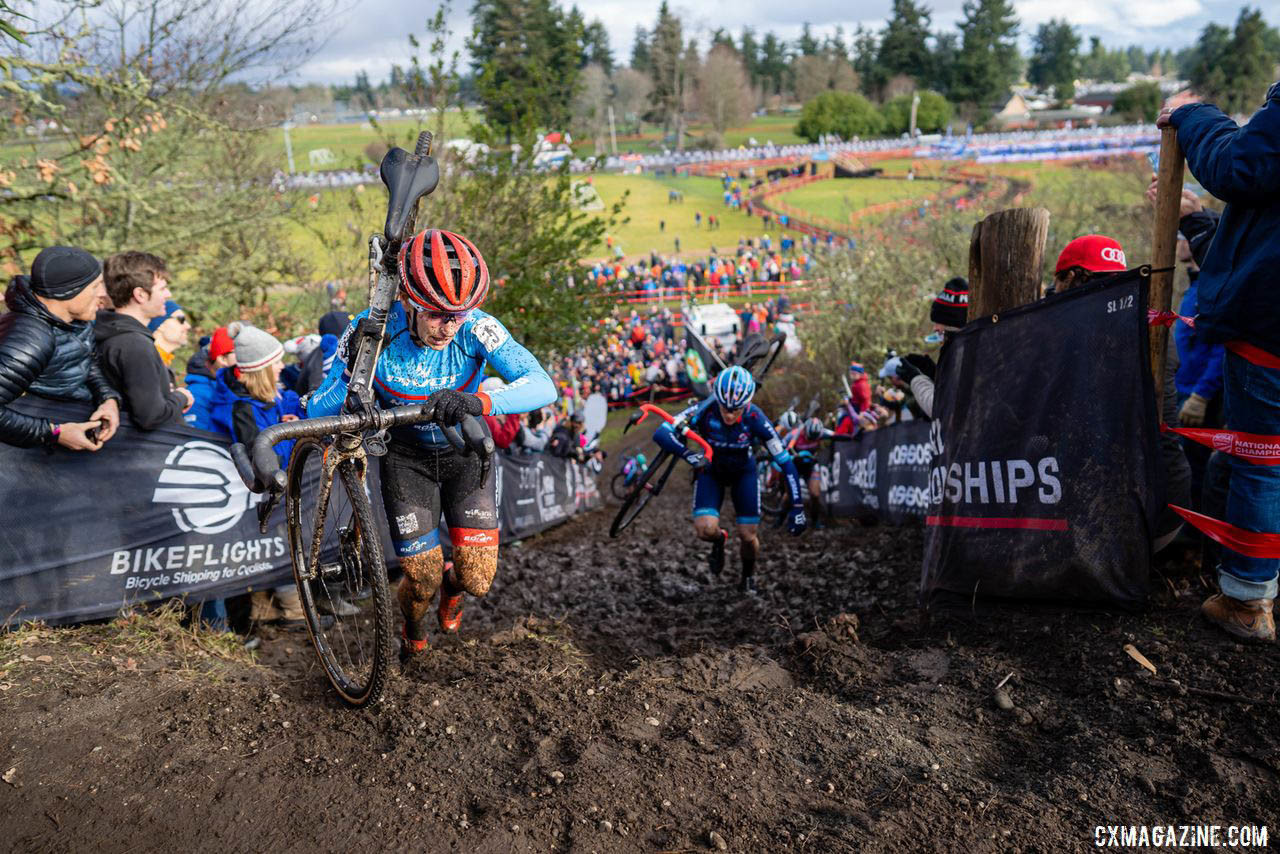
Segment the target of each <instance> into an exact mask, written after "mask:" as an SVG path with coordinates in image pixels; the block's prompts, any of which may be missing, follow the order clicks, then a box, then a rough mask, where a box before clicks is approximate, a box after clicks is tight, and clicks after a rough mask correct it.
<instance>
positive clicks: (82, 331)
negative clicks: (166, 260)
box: [0, 246, 120, 451]
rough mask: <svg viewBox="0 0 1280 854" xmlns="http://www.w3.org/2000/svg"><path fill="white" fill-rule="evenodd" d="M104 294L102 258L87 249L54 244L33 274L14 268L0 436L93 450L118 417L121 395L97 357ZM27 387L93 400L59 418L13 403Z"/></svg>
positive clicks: (3, 344)
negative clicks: (75, 418)
mask: <svg viewBox="0 0 1280 854" xmlns="http://www.w3.org/2000/svg"><path fill="white" fill-rule="evenodd" d="M102 294H103V285H102V265H101V264H100V263H99V262H98V259H97V258H94V257H93V256H92V255H90V254H89V253H88V252H85V251H84V250H83V249H75V248H72V247H70V246H51V247H49V248H48V249H45V250H44V251H42V252H41V253H40V254H39V255H37V256H36V260H35V262H34V263H32V265H31V276H30V278H28V277H26V276H16V277H15V278H14V279H13V281H12V282H11V283H10V285H9V289H8V291H6V292H5V295H4V299H5V304H6V305H8V307H9V312H8V313H7V314H4V315H0V442H4V443H5V444H9V445H16V446H18V447H20V448H30V447H35V446H37V445H42V444H43V445H53V444H55V443H56V444H58V445H61V446H62V447H64V448H68V449H69V450H73V451H96V450H98V449H99V448H101V447H102V445H103V443H104V442H106V441H107V440H108V439H110V438H111V437H112V435H114V434H115V432H116V428H117V427H118V426H119V425H120V406H119V401H120V395H119V394H118V393H117V392H116V390H115V389H113V388H112V387H111V385H110V384H109V383H108V382H107V381H106V380H105V379H104V378H103V376H102V371H101V370H100V369H99V367H98V363H97V361H96V360H95V359H94V357H93V326H92V325H91V324H90V322H89V321H91V320H93V315H94V312H95V311H96V310H97V307H98V300H99V299H100V298H101V296H102ZM24 394H34V395H39V396H40V397H47V398H51V399H53V400H78V401H86V402H87V401H92V402H93V403H94V404H95V405H96V406H97V409H96V410H94V412H93V414H92V415H90V416H89V420H88V421H84V422H67V423H63V424H55V423H52V422H50V421H48V420H46V419H43V418H34V417H32V416H29V415H24V414H22V413H20V412H16V411H14V410H13V409H12V408H10V406H9V404H10V403H12V402H13V401H14V400H16V399H18V398H19V397H21V396H22V395H24Z"/></svg>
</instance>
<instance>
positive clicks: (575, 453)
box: [547, 411, 586, 463]
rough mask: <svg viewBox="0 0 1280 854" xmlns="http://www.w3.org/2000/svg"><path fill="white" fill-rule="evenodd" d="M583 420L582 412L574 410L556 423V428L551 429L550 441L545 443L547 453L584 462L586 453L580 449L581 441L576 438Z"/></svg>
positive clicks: (580, 431) (580, 430)
mask: <svg viewBox="0 0 1280 854" xmlns="http://www.w3.org/2000/svg"><path fill="white" fill-rule="evenodd" d="M584 421H585V419H584V418H583V415H582V412H580V411H575V412H574V413H573V414H572V415H570V416H569V417H568V418H566V419H564V420H563V421H561V422H560V423H559V424H558V425H556V429H554V430H552V431H551V441H550V442H548V443H547V453H549V454H551V456H553V457H563V458H565V459H568V460H577V461H578V462H580V463H581V462H585V461H586V454H585V453H584V452H583V450H582V442H581V441H579V439H578V436H579V434H581V433H582V425H583V422H584Z"/></svg>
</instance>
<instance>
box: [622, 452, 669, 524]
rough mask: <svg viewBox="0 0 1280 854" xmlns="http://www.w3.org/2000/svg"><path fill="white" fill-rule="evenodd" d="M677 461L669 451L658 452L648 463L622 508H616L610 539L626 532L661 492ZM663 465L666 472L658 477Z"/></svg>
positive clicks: (623, 502)
mask: <svg viewBox="0 0 1280 854" xmlns="http://www.w3.org/2000/svg"><path fill="white" fill-rule="evenodd" d="M678 459H679V458H678V457H676V456H675V455H673V454H672V453H671V452H670V451H665V450H664V451H659V452H658V455H657V456H656V457H654V458H653V462H651V463H649V466H648V468H646V469H645V470H644V474H642V475H641V476H640V477H639V478H638V479H637V480H636V482H635V483H634V484H632V486H631V491H630V492H628V493H627V497H626V498H625V499H623V501H622V506H621V507H619V508H618V515H617V516H614V517H613V524H612V525H610V526H609V536H610V537H616V536H618V535H619V534H621V533H622V532H623V531H624V530H626V528H627V526H628V525H630V524H631V523H632V522H634V521H635V520H636V517H637V516H639V515H640V511H641V510H643V509H644V508H645V507H646V506H647V505H648V503H649V502H650V500H652V499H653V498H654V497H656V496H657V495H658V493H660V492H662V487H663V486H665V485H666V483H667V478H668V477H670V476H671V470H672V469H673V468H675V466H676V463H677V462H678ZM664 465H665V466H666V470H665V471H663V472H662V474H661V475H660V476H659V474H658V471H659V470H660V469H661V468H662V467H663V466H664Z"/></svg>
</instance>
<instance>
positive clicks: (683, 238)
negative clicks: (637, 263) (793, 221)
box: [591, 175, 777, 257]
mask: <svg viewBox="0 0 1280 854" xmlns="http://www.w3.org/2000/svg"><path fill="white" fill-rule="evenodd" d="M591 180H592V183H593V185H594V186H595V188H596V191H597V192H598V193H599V194H600V198H601V199H602V200H603V201H604V203H605V204H606V205H610V204H612V203H613V202H614V201H616V200H617V199H619V198H621V197H622V194H623V193H624V192H626V191H627V190H630V191H631V195H630V196H629V197H628V199H627V203H626V208H625V209H624V211H623V216H625V217H630V221H629V222H627V223H625V224H624V225H622V226H621V227H620V228H618V229H615V231H614V233H613V236H614V240H615V242H616V243H617V244H620V245H621V246H622V249H623V251H624V252H625V253H626V254H627V256H628V257H630V256H634V255H639V254H643V253H648V252H649V251H650V250H654V249H656V250H657V251H658V252H659V253H662V254H669V253H671V252H673V251H674V250H675V242H674V238H675V237H677V236H679V238H680V252H681V254H682V255H705V254H707V253H708V252H709V251H710V249H711V247H712V246H713V245H714V246H715V247H716V248H717V249H718V250H719V251H721V252H724V251H726V250H728V249H732V248H734V247H736V246H737V245H738V238H739V237H748V236H756V235H759V234H761V233H763V226H762V223H761V221H760V219H759V217H748V216H747V215H746V214H744V213H742V212H741V211H732V210H730V209H729V208H726V207H725V206H724V200H723V193H724V191H723V189H721V186H720V180H719V179H718V178H703V177H699V176H693V177H688V178H653V177H651V176H648V175H593V176H592V178H591ZM670 189H676V190H679V191H680V192H682V193H684V203H683V204H674V205H673V204H668V203H667V191H668V190H670ZM695 211H699V212H701V213H702V227H701V228H694V224H693V214H694V212H695ZM708 214H715V216H717V217H718V218H720V219H721V220H722V222H723V225H722V226H721V227H720V229H718V230H716V231H709V230H708V229H707V225H706V219H707V215H708ZM664 220H665V221H666V230H665V231H662V230H660V229H659V227H658V224H659V222H661V221H664ZM776 229H777V227H776V225H775V226H774V230H775V231H776ZM597 255H598V257H607V256H609V255H610V251H609V249H608V247H607V246H606V245H605V244H604V243H601V244H600V246H599V248H598V252H597Z"/></svg>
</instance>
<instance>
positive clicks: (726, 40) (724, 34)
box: [711, 27, 738, 53]
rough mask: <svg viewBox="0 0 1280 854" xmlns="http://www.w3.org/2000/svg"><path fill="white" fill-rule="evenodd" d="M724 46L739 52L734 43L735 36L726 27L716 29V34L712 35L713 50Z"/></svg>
mask: <svg viewBox="0 0 1280 854" xmlns="http://www.w3.org/2000/svg"><path fill="white" fill-rule="evenodd" d="M722 45H723V46H724V47H727V48H730V49H732V50H733V52H734V53H737V52H738V46H737V45H736V44H734V43H733V35H732V34H731V33H730V32H729V31H728V30H726V29H725V28H724V27H716V29H715V32H713V33H712V34H711V48H712V49H714V48H717V47H720V46H722Z"/></svg>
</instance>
